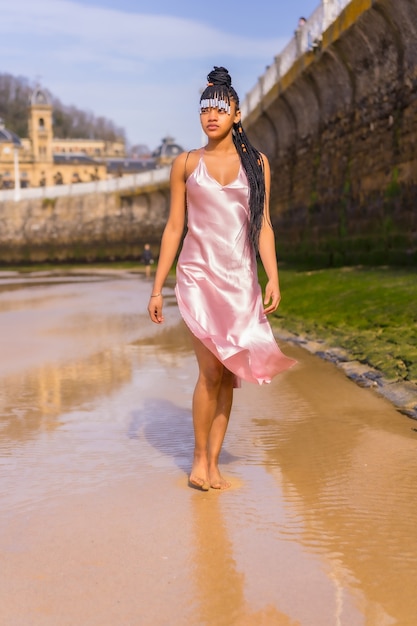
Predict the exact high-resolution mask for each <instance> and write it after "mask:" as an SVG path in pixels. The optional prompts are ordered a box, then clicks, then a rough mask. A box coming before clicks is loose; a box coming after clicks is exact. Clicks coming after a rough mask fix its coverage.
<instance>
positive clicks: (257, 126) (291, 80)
mask: <svg viewBox="0 0 417 626" xmlns="http://www.w3.org/2000/svg"><path fill="white" fill-rule="evenodd" d="M416 41H417V0H376V1H374V2H371V1H370V0H353V1H352V2H351V3H350V4H349V5H348V6H347V7H346V9H345V11H344V12H343V13H342V14H341V15H340V16H339V18H338V19H337V20H336V22H335V23H334V24H332V25H331V27H330V28H329V29H328V30H327V31H326V32H325V33H324V35H323V41H322V47H321V49H320V50H318V51H316V52H307V53H306V55H304V58H302V59H299V61H298V62H297V64H296V65H295V66H294V67H293V68H291V70H290V72H289V73H288V75H287V76H285V77H284V78H283V79H282V84H281V85H278V86H275V87H274V88H273V89H272V90H271V93H269V94H266V95H265V98H264V102H263V106H261V107H258V108H257V110H256V111H253V112H252V113H251V114H250V115H249V116H248V119H247V120H245V122H244V123H245V125H246V128H247V130H248V134H249V135H250V136H251V139H252V140H253V142H254V143H255V144H256V145H257V146H258V147H259V148H260V149H261V150H262V151H264V152H265V153H266V154H267V156H268V157H269V159H270V161H271V168H272V193H271V211H272V215H273V219H274V224H275V226H276V231H277V239H278V243H279V254H280V257H281V258H283V259H297V260H305V261H306V262H309V261H317V262H320V263H324V264H340V263H352V262H353V263H354V262H370V263H374V262H375V263H379V262H383V263H390V262H391V263H401V264H403V263H406V264H416V263H417V218H416V214H417V211H416V208H415V207H416V206H417V45H416Z"/></svg>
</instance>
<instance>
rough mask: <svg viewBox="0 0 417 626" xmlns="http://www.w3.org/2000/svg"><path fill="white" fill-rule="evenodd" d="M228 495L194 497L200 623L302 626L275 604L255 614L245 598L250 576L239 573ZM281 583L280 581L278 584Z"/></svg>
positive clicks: (198, 495)
mask: <svg viewBox="0 0 417 626" xmlns="http://www.w3.org/2000/svg"><path fill="white" fill-rule="evenodd" d="M224 495H225V494H219V493H214V492H210V493H209V494H207V495H204V494H201V493H199V492H196V493H193V494H192V500H191V505H192V517H193V520H192V528H193V535H192V538H191V541H192V545H193V557H192V558H193V574H192V576H193V578H194V576H195V580H194V590H193V598H194V603H195V604H196V617H195V622H194V623H196V624H216V626H253V625H254V624H256V626H271V625H272V624H277V625H279V626H299V625H300V622H298V621H293V620H292V619H290V617H289V616H288V615H285V614H284V613H282V612H281V611H279V610H278V608H277V607H276V606H273V605H272V604H271V605H269V606H266V607H265V608H263V609H261V610H259V611H253V607H251V605H250V603H249V602H248V600H247V598H246V596H245V579H246V576H247V575H248V574H249V573H245V572H243V571H238V566H237V562H236V560H235V556H234V546H233V543H232V542H231V540H230V538H229V535H228V531H227V525H226V523H225V520H224V518H223V515H224V514H223V512H222V503H221V499H222V497H224ZM277 583H278V581H277Z"/></svg>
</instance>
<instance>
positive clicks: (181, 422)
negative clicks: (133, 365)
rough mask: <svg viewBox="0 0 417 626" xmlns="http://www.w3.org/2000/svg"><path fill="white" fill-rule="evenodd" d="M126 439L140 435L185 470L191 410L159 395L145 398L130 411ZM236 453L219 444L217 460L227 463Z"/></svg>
mask: <svg viewBox="0 0 417 626" xmlns="http://www.w3.org/2000/svg"><path fill="white" fill-rule="evenodd" d="M127 436H128V438H129V439H140V438H141V437H144V438H145V440H146V441H147V443H149V444H150V445H151V446H152V447H153V448H154V449H155V450H157V451H158V452H160V453H161V454H163V455H164V456H167V457H170V458H172V459H173V460H174V462H175V464H176V465H177V467H178V468H179V469H181V470H182V471H183V472H185V473H186V474H187V473H188V472H189V470H190V467H191V463H192V458H193V451H194V434H193V420H192V414H191V411H190V410H189V409H187V408H185V407H181V406H177V405H176V404H174V403H173V402H170V401H169V400H165V399H162V398H148V399H146V400H145V402H144V405H143V407H142V409H140V410H137V411H132V413H131V419H130V422H129V427H128V430H127ZM237 458H238V457H236V456H234V455H233V454H230V453H229V452H228V451H227V450H225V449H224V448H223V450H222V452H221V455H220V462H221V463H222V464H224V465H228V464H229V463H232V462H234V461H236V460H237Z"/></svg>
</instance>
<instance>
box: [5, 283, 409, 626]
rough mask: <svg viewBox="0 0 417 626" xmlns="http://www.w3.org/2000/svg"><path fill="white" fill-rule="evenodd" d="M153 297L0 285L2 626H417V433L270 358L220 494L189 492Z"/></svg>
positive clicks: (177, 324)
mask: <svg viewBox="0 0 417 626" xmlns="http://www.w3.org/2000/svg"><path fill="white" fill-rule="evenodd" d="M149 287H150V285H149V283H147V282H146V281H145V280H144V279H143V278H141V277H140V276H137V275H133V274H127V273H120V275H116V274H109V275H107V274H106V273H105V272H102V273H100V274H99V275H94V276H88V275H87V274H83V275H82V276H76V275H73V274H71V275H68V276H65V275H64V276H59V277H58V276H44V275H41V276H38V277H36V278H35V279H33V278H28V279H25V280H22V279H21V278H19V279H18V280H17V279H16V278H15V277H14V276H13V275H11V276H8V277H7V280H4V281H2V282H1V281H0V345H1V355H2V358H1V361H0V472H1V474H0V504H1V508H0V550H1V560H2V569H1V571H2V574H1V578H2V584H1V585H0V623H1V624H5V625H7V626H28V625H30V626H32V625H33V626H38V625H39V626H44V625H45V626H49V625H51V626H52V625H53V626H57V625H59V626H66V625H68V626H74V625H77V626H78V625H84V624H85V625H86V626H87V625H88V626H95V625H97V626H98V625H100V626H107V625H109V626H115V625H117V626H119V625H120V626H127V625H134V626H137V625H140V626H142V625H145V626H148V625H152V626H164V625H169V626H177V625H178V626H182V625H184V626H188V625H192V626H200V625H209V626H223V625H224V626H246V625H248V626H249V625H250V626H252V625H256V626H258V625H261V626H262V625H267V626H269V625H271V626H273V625H278V626H281V625H282V626H287V625H291V626H294V625H297V626H298V625H300V626H391V625H394V624H395V625H399V626H414V625H415V624H417V599H416V593H415V580H416V576H417V539H416V532H415V529H416V527H417V497H416V496H417V481H416V480H415V476H416V473H417V455H416V447H417V433H416V431H415V430H414V428H415V422H413V421H411V420H409V419H408V418H406V417H404V416H402V415H401V414H399V413H398V412H397V411H395V410H394V409H393V408H392V407H391V405H390V404H389V403H388V402H387V401H385V400H383V399H381V398H380V397H377V396H376V395H375V394H374V393H373V392H372V390H368V389H362V388H359V387H357V386H356V385H355V384H354V383H352V382H351V381H349V380H348V379H347V378H346V377H345V376H344V374H343V373H341V372H340V371H339V370H337V369H336V368H335V367H334V366H333V365H331V364H329V363H326V362H323V361H321V360H319V359H317V358H316V357H313V356H311V355H310V354H308V353H307V352H305V351H303V350H301V349H300V348H297V347H294V346H289V345H287V346H283V345H282V346H281V347H282V349H283V350H284V352H286V353H287V354H289V355H290V356H295V358H297V359H298V361H299V365H298V366H297V367H296V368H295V369H293V370H291V371H289V372H286V373H285V374H282V375H280V376H279V377H277V378H276V379H275V380H274V381H273V382H272V383H271V385H268V386H263V387H255V386H252V385H244V386H243V388H242V389H240V390H237V391H236V392H235V404H234V409H233V414H232V419H231V424H230V428H229V431H228V434H227V438H226V442H225V446H224V453H223V457H222V467H223V469H224V473H225V474H226V475H227V476H228V477H230V480H231V482H232V483H233V487H232V489H230V490H229V491H227V492H223V493H218V492H216V491H213V490H211V491H210V492H208V493H200V492H198V491H196V490H192V489H189V488H188V487H187V472H188V470H189V463H190V458H191V452H192V428H191V412H190V406H191V395H192V391H193V387H194V382H195V377H196V367H195V363H194V358H193V355H192V352H191V346H190V342H189V338H188V336H187V332H186V331H185V329H184V327H183V325H182V322H181V321H180V319H179V315H178V310H177V308H176V306H175V301H174V298H173V295H172V293H171V294H170V295H169V296H168V297H167V298H166V305H167V306H166V323H165V325H164V327H157V326H154V325H152V324H151V323H150V322H149V321H148V317H147V314H146V311H145V308H146V299H147V295H148V293H149Z"/></svg>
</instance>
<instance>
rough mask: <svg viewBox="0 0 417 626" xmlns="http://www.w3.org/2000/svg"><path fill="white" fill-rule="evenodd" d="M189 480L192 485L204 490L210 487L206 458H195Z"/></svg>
mask: <svg viewBox="0 0 417 626" xmlns="http://www.w3.org/2000/svg"><path fill="white" fill-rule="evenodd" d="M188 481H189V484H190V485H191V487H195V488H196V489H201V490H202V491H208V490H209V489H210V482H209V479H208V471H207V461H206V460H199V459H194V462H193V466H192V468H191V473H190V476H189V478H188Z"/></svg>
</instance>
